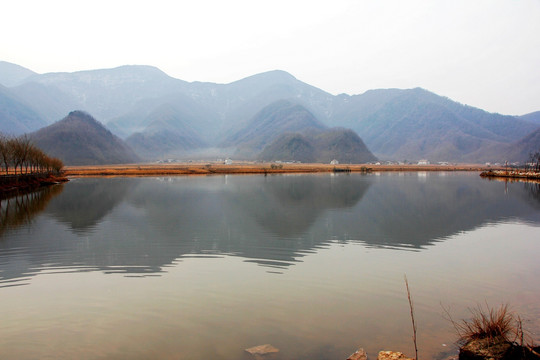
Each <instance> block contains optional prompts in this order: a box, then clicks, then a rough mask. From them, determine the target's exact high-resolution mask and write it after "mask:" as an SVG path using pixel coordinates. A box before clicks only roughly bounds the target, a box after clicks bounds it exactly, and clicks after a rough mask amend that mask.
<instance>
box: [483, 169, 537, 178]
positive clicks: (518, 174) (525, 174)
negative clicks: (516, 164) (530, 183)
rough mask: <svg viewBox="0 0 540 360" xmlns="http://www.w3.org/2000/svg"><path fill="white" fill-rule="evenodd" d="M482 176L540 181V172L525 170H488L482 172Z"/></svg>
mask: <svg viewBox="0 0 540 360" xmlns="http://www.w3.org/2000/svg"><path fill="white" fill-rule="evenodd" d="M480 176H482V177H488V178H490V177H502V178H514V179H532V180H540V172H538V171H525V170H488V171H483V172H481V173H480Z"/></svg>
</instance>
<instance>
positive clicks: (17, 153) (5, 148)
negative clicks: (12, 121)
mask: <svg viewBox="0 0 540 360" xmlns="http://www.w3.org/2000/svg"><path fill="white" fill-rule="evenodd" d="M63 167H64V163H63V162H62V160H60V159H57V158H53V157H50V156H48V155H47V154H45V153H44V152H43V151H42V150H41V149H39V148H38V147H36V146H35V145H34V144H32V141H31V140H30V138H28V136H26V135H23V136H20V137H10V136H6V135H3V134H0V168H1V169H2V171H3V172H4V173H5V174H6V175H8V174H14V175H17V174H45V173H56V174H58V173H59V172H60V171H61V170H62V168H63Z"/></svg>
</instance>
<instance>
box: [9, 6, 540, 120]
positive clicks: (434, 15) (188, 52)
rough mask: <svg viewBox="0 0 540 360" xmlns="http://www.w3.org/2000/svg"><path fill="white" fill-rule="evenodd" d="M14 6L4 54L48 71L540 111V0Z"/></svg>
mask: <svg viewBox="0 0 540 360" xmlns="http://www.w3.org/2000/svg"><path fill="white" fill-rule="evenodd" d="M3 10H4V11H3V13H4V14H6V15H5V16H4V19H3V21H2V22H0V31H2V33H4V34H9V36H3V37H2V38H1V39H0V59H2V60H5V61H7V62H11V63H15V64H18V65H21V66H23V67H26V68H28V69H31V70H33V71H35V72H38V73H48V72H74V71H81V70H93V69H104V68H114V67H118V66H121V65H127V64H141V65H151V66H155V67H158V68H159V69H161V70H162V71H164V72H165V73H167V74H168V75H170V76H172V77H174V78H178V79H182V80H186V81H203V82H213V83H230V82H233V81H236V80H240V79H242V78H245V77H248V76H250V75H254V74H258V73H261V72H266V71H270V70H275V69H279V70H283V71H286V72H288V73H290V74H292V75H293V76H295V77H296V78H297V79H299V80H301V81H303V82H305V83H308V84H311V85H313V86H316V87H318V88H320V89H322V90H325V91H327V92H329V93H331V94H334V95H336V94H340V93H347V94H350V95H355V94H362V93H364V92H365V91H367V90H370V89H379V88H401V89H407V88H415V87H422V88H424V89H427V90H429V91H432V92H435V93H437V94H439V95H442V96H446V97H449V98H451V99H453V100H456V101H458V102H461V103H464V104H468V105H471V106H474V107H478V108H482V109H485V110H487V111H489V112H496V113H501V114H508V115H522V114H526V113H530V112H534V111H538V110H540V103H539V101H538V97H537V94H539V93H540V71H539V70H538V66H537V64H538V63H540V37H538V36H537V34H538V33H540V21H538V19H540V2H539V1H535V0H525V1H520V2H513V1H504V0H499V1H483V0H479V1H475V2H470V1H463V0H458V1H452V2H443V1H435V2H434V1H427V0H413V1H407V2H402V1H397V0H383V1H377V2H369V1H352V0H339V1H337V2H333V3H332V4H330V3H328V2H323V1H315V2H313V1H310V2H308V1H304V0H301V1H294V2H285V1H281V0H278V1H273V2H251V1H246V0H234V1H231V2H226V3H223V2H219V1H215V0H206V1H201V2H197V3H189V4H187V3H176V2H170V1H160V0H157V1H154V2H152V3H151V5H150V4H148V3H145V2H140V1H135V2H127V1H115V2H113V3H111V2H105V1H101V0H98V1H96V2H92V3H88V4H81V3H78V2H70V1H66V0H52V1H49V2H39V1H35V0H30V1H25V2H10V3H8V4H4V6H3ZM8 14H9V16H7V15H8Z"/></svg>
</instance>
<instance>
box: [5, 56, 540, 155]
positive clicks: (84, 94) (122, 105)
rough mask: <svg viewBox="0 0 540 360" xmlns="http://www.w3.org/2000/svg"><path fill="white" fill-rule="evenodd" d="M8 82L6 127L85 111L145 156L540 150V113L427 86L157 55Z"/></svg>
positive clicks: (9, 68) (13, 76) (31, 127)
mask: <svg viewBox="0 0 540 360" xmlns="http://www.w3.org/2000/svg"><path fill="white" fill-rule="evenodd" d="M0 84H1V85H2V86H0V131H3V132H7V133H12V134H15V135H16V134H21V133H27V132H32V131H36V130H39V129H40V128H42V127H44V126H46V125H50V124H52V123H54V122H56V121H58V120H59V119H63V118H64V117H66V115H67V114H68V113H70V112H71V111H73V110H82V111H84V112H86V113H88V114H90V115H92V116H93V117H94V118H95V119H97V120H98V121H100V122H101V123H102V124H103V125H104V126H105V127H106V128H107V129H109V130H110V131H111V132H112V133H113V134H115V135H116V136H118V137H119V138H120V139H122V140H124V141H125V143H127V144H128V145H129V147H131V148H132V149H133V150H134V151H135V152H136V153H137V155H138V156H140V157H141V158H142V159H144V160H157V159H163V158H170V157H172V158H180V159H186V158H189V157H193V158H196V157H207V158H212V157H221V158H223V157H226V156H231V157H234V158H238V159H252V160H255V159H262V158H275V157H276V156H278V154H282V155H281V156H285V155H286V154H287V151H289V153H290V152H291V151H292V150H291V149H293V148H294V146H293V143H295V144H296V145H298V146H300V148H301V149H302V153H303V154H304V155H302V157H303V158H305V159H307V158H313V159H315V161H323V160H324V161H325V162H326V161H327V159H328V156H330V155H328V154H330V153H329V152H328V151H329V150H328V148H329V147H330V145H329V143H328V141H327V143H326V145H324V144H325V142H324V141H322V140H320V139H321V138H329V137H331V136H330V135H328V134H337V133H339V134H341V135H340V136H341V137H340V136H337V137H335V139H334V140H332V141H330V143H332V144H333V145H336V144H339V143H340V142H343V141H344V140H343V139H348V140H347V141H349V143H348V145H347V146H348V148H349V151H350V152H351V151H353V152H354V151H356V152H358V153H357V154H356V155H354V154H352V153H349V155H347V156H345V152H346V151H345V150H344V149H339V147H336V146H334V148H333V149H334V150H333V151H334V152H333V153H331V154H332V155H336V156H335V158H337V159H338V160H339V161H340V162H355V161H358V160H355V159H360V158H362V159H363V158H366V159H368V158H370V159H374V158H375V157H374V156H373V154H374V155H375V156H377V157H378V158H379V159H383V160H385V159H389V160H399V161H403V160H408V161H417V160H419V159H429V160H431V161H452V162H484V161H492V162H496V161H505V160H508V161H525V160H527V159H523V154H528V153H529V152H531V151H534V150H536V151H538V149H540V143H538V141H539V140H538V136H533V135H532V134H533V132H535V131H536V130H537V129H538V128H539V127H540V120H539V116H538V113H533V114H527V115H523V116H508V115H500V114H493V113H488V112H486V111H484V110H481V109H478V108H474V107H471V106H467V105H463V104H459V103H457V102H454V101H452V100H450V99H448V98H445V97H442V96H439V95H437V94H434V93H431V92H429V91H427V90H424V89H420V88H416V89H405V90H400V89H379V90H370V91H367V92H365V93H364V94H360V95H352V96H351V95H345V94H341V95H337V96H334V95H332V94H329V93H327V92H325V91H323V90H321V89H318V88H316V87H313V86H311V85H309V84H306V83H303V82H301V81H299V80H298V79H296V78H295V77H294V76H292V75H291V74H288V73H286V72H284V71H279V70H276V71H270V72H265V73H261V74H257V75H253V76H250V77H247V78H245V79H241V80H238V81H235V82H232V83H229V84H215V83H204V82H191V83H190V82H186V81H183V80H179V79H175V78H172V77H170V76H168V75H167V74H165V73H164V72H162V71H161V70H159V69H157V68H155V67H151V66H139V65H129V66H121V67H118V68H114V69H102V70H90V71H79V72H73V73H48V74H37V73H35V72H33V71H31V70H28V69H25V68H23V67H20V66H18V65H15V64H10V63H6V62H0ZM325 132H328V133H327V135H325V136H322V135H321V133H325ZM352 134H354V135H357V137H358V140H359V141H360V142H361V143H362V144H361V145H363V146H361V145H360V143H359V142H358V140H357V139H354V140H351V139H353V138H354V136H352ZM345 135H347V136H345ZM332 136H335V135H332ZM287 139H288V140H287ZM317 139H319V140H317ZM336 139H341V140H336ZM325 141H326V140H325ZM351 141H352V142H351ZM353 143H354V144H355V145H354V146H353ZM344 144H345V142H344ZM270 146H271V148H270ZM267 147H268V149H266V148H267ZM310 147H312V148H313V149H311V150H310ZM323 147H325V148H326V150H324V151H323V149H322V148H323ZM518 147H519V151H518ZM364 148H365V150H364ZM265 149H266V152H264V150H265ZM287 149H288V150H287ZM351 149H354V150H351ZM325 151H326V155H324V156H323V155H321V154H322V153H324V152H325ZM366 151H367V152H366ZM263 153H264V154H266V155H265V156H262V157H261V156H260V155H261V154H263ZM361 153H362V154H361ZM270 154H272V155H270ZM339 156H341V157H342V158H341V159H340V158H339ZM332 157H333V156H332ZM333 158H334V157H333ZM283 160H287V159H283Z"/></svg>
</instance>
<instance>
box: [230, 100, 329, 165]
mask: <svg viewBox="0 0 540 360" xmlns="http://www.w3.org/2000/svg"><path fill="white" fill-rule="evenodd" d="M324 128H325V126H324V125H323V124H322V123H320V122H319V121H318V120H317V118H315V116H314V115H313V114H312V113H311V112H310V111H309V110H307V109H306V108H305V107H304V106H302V105H299V104H297V103H294V102H292V101H290V100H279V101H276V102H273V103H272V104H270V105H268V106H266V107H264V108H263V109H261V110H260V111H259V112H258V113H257V114H255V116H253V117H252V118H251V119H250V120H249V122H248V123H247V124H245V125H244V126H243V127H242V128H241V129H240V130H238V131H237V132H236V133H234V134H232V135H231V136H229V137H228V138H227V139H226V140H225V142H224V143H223V145H224V146H236V147H237V148H238V152H237V156H242V157H254V156H255V155H256V154H258V153H259V152H260V151H261V150H262V149H263V148H264V147H265V146H266V145H268V144H269V143H271V142H272V141H274V140H275V139H276V138H277V137H279V136H280V135H282V134H284V133H291V132H297V131H307V130H313V129H324Z"/></svg>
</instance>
